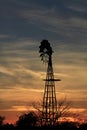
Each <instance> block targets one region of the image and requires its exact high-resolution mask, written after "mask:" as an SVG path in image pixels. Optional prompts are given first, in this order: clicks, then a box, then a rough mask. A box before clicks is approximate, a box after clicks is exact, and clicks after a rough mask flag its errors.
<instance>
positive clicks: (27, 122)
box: [16, 112, 38, 128]
mask: <svg viewBox="0 0 87 130" xmlns="http://www.w3.org/2000/svg"><path fill="white" fill-rule="evenodd" d="M37 120H38V118H37V115H36V114H35V113H34V112H29V113H25V114H22V115H21V116H19V119H18V121H16V127H22V128H28V127H32V126H35V125H36V123H37Z"/></svg>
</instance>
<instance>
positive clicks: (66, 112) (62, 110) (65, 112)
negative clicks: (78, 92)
mask: <svg viewBox="0 0 87 130" xmlns="http://www.w3.org/2000/svg"><path fill="white" fill-rule="evenodd" d="M32 106H33V108H34V109H36V110H37V111H38V115H39V119H41V118H42V101H39V102H33V103H32ZM71 108H72V101H68V100H67V99H66V97H64V98H63V99H60V100H58V101H57V116H56V119H57V121H59V119H60V118H65V119H66V118H67V117H74V118H75V117H77V116H78V115H77V113H74V112H72V111H70V109H71Z"/></svg>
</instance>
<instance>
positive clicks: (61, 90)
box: [0, 0, 87, 116]
mask: <svg viewBox="0 0 87 130" xmlns="http://www.w3.org/2000/svg"><path fill="white" fill-rule="evenodd" d="M43 39H47V40H48V41H49V42H50V44H51V46H52V48H53V51H54V53H53V68H54V74H55V77H56V78H61V80H62V81H61V82H60V83H56V92H57V98H58V99H60V98H62V97H64V96H67V98H68V99H69V100H73V101H74V108H79V110H81V112H82V114H83V113H84V112H85V113H87V105H86V104H87V1H86V0H84V1H83V0H66V1H65V0H44V1H43V0H0V77H1V78H0V93H1V94H0V114H2V113H3V112H2V111H17V110H23V109H25V108H26V109H27V107H28V105H29V102H32V101H33V100H39V99H42V95H43V90H44V82H43V81H42V79H43V78H44V77H45V74H46V66H45V65H44V64H43V63H42V62H41V61H40V57H39V45H40V42H41V41H42V40H43ZM32 99H33V100H32ZM85 115H87V114H85ZM85 115H84V114H83V116H85Z"/></svg>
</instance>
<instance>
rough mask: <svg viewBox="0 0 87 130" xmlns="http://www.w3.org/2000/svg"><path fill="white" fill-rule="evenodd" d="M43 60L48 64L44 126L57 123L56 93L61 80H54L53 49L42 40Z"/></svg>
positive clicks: (43, 108)
mask: <svg viewBox="0 0 87 130" xmlns="http://www.w3.org/2000/svg"><path fill="white" fill-rule="evenodd" d="M39 48H40V50H39V53H40V57H41V60H42V61H43V62H45V63H47V64H48V66H47V73H46V79H44V81H45V90H44V95H43V104H42V119H41V121H42V124H46V125H54V124H55V123H56V121H57V115H58V112H57V100H56V91H55V81H60V79H54V72H53V67H52V53H53V50H52V47H51V46H50V43H49V42H48V40H42V41H41V45H40V46H39Z"/></svg>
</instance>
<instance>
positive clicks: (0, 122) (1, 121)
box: [0, 116, 5, 126]
mask: <svg viewBox="0 0 87 130" xmlns="http://www.w3.org/2000/svg"><path fill="white" fill-rule="evenodd" d="M4 119H5V117H4V116H0V126H2V125H3V121H4Z"/></svg>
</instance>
